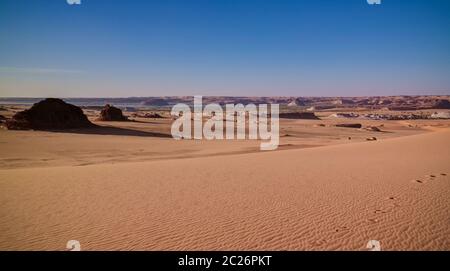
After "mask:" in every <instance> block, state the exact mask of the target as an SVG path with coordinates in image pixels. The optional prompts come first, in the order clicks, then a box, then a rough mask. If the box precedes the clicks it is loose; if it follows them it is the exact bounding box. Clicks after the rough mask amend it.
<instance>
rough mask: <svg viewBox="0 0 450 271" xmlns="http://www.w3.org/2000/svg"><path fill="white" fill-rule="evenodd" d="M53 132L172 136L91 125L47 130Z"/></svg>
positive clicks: (169, 136)
mask: <svg viewBox="0 0 450 271" xmlns="http://www.w3.org/2000/svg"><path fill="white" fill-rule="evenodd" d="M47 131H49V132H54V133H70V134H86V135H117V136H141V137H160V138H172V136H171V135H169V134H163V133H154V132H146V131H138V130H132V129H126V128H118V127H110V126H100V125H93V126H92V127H89V128H78V129H66V130H47Z"/></svg>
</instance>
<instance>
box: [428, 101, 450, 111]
mask: <svg viewBox="0 0 450 271" xmlns="http://www.w3.org/2000/svg"><path fill="white" fill-rule="evenodd" d="M432 109H450V102H449V101H448V100H439V101H437V102H436V103H435V104H434V105H433V107H432Z"/></svg>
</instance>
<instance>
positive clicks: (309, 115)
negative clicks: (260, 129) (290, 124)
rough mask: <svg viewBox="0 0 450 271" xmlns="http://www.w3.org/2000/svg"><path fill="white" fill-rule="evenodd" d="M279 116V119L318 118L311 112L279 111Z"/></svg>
mask: <svg viewBox="0 0 450 271" xmlns="http://www.w3.org/2000/svg"><path fill="white" fill-rule="evenodd" d="M279 116H280V119H307V120H318V119H319V118H318V117H317V116H316V115H315V114H314V113H313V112H292V113H280V114H279Z"/></svg>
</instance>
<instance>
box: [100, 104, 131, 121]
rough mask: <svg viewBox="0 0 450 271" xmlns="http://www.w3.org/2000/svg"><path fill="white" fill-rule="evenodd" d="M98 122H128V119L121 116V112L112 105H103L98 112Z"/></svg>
mask: <svg viewBox="0 0 450 271" xmlns="http://www.w3.org/2000/svg"><path fill="white" fill-rule="evenodd" d="M98 120H100V121H128V118H127V117H125V116H124V115H123V114H122V110H120V109H119V108H117V107H114V106H112V105H109V104H107V105H105V107H103V109H102V111H101V112H100V117H99V118H98Z"/></svg>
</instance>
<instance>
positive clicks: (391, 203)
mask: <svg viewBox="0 0 450 271" xmlns="http://www.w3.org/2000/svg"><path fill="white" fill-rule="evenodd" d="M446 176H447V173H440V174H430V175H426V176H425V178H423V179H415V180H413V182H414V183H417V184H426V183H428V182H431V181H434V180H436V179H438V178H444V177H446ZM386 202H388V204H385V207H382V208H378V209H375V210H374V211H373V215H374V216H372V217H371V218H369V219H367V222H368V223H369V224H376V223H378V222H379V221H380V216H379V215H382V214H386V213H390V212H392V211H394V210H395V209H396V208H397V207H400V206H401V205H400V203H399V201H398V198H397V197H394V196H391V197H388V198H387V199H386Z"/></svg>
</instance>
